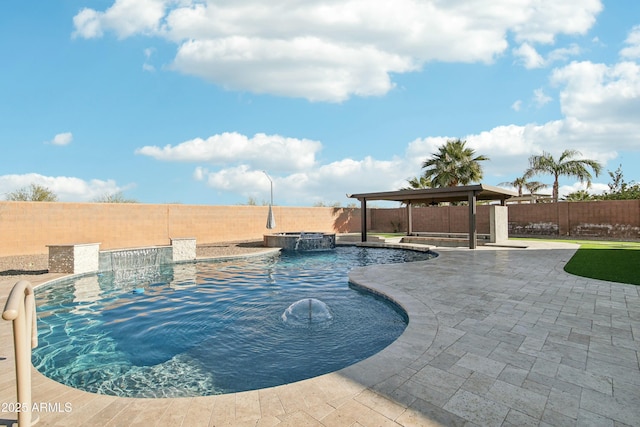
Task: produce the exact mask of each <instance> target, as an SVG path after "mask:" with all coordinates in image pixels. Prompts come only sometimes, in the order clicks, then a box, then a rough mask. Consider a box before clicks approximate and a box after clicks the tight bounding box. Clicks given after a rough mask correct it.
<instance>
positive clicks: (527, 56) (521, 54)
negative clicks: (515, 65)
mask: <svg viewBox="0 0 640 427" xmlns="http://www.w3.org/2000/svg"><path fill="white" fill-rule="evenodd" d="M513 54H514V55H515V56H516V58H520V59H521V61H522V63H523V65H524V68H526V69H532V68H542V67H544V65H545V60H544V58H543V57H542V55H540V54H539V53H538V51H536V49H535V48H534V47H533V46H531V45H530V44H529V43H523V44H521V45H520V46H519V47H517V48H516V49H514V50H513Z"/></svg>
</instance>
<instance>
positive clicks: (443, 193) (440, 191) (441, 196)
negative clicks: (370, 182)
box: [347, 184, 518, 203]
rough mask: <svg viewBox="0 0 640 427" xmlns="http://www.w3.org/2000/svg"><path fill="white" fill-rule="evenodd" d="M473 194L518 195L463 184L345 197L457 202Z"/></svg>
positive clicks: (497, 197) (479, 196) (485, 196)
mask: <svg viewBox="0 0 640 427" xmlns="http://www.w3.org/2000/svg"><path fill="white" fill-rule="evenodd" d="M470 193H472V194H475V197H476V200H501V201H504V200H506V199H508V198H510V197H515V196H517V195H518V193H517V192H515V191H512V190H505V189H504V188H500V187H494V186H491V185H486V184H476V185H464V186H458V187H443V188H425V189H419V190H397V191H383V192H377V193H359V194H347V197H350V198H353V199H359V200H362V199H364V200H391V201H397V202H404V203H406V202H420V203H425V202H426V203H430V202H433V203H437V202H459V201H463V200H464V201H466V200H468V199H469V194H470Z"/></svg>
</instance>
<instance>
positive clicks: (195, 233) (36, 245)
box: [0, 202, 360, 256]
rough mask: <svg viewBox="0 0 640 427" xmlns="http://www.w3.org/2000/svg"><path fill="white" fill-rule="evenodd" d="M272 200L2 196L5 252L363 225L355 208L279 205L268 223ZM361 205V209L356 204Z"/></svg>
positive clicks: (1, 247) (0, 232) (0, 247)
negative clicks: (231, 202) (163, 201)
mask: <svg viewBox="0 0 640 427" xmlns="http://www.w3.org/2000/svg"><path fill="white" fill-rule="evenodd" d="M267 210H268V207H267V206H206V205H178V204H171V205H152V204H142V203H135V204H130V203H63V202H51V203H49V202H0V256H9V255H28V254H45V253H47V247H46V245H54V244H55V245H60V244H71V243H96V242H100V243H101V245H100V250H107V249H117V248H131V247H142V246H158V245H169V244H170V239H171V238H178V237H195V238H196V241H197V243H198V244H203V243H214V242H223V241H237V240H253V239H255V240H261V239H262V236H263V235H264V234H266V233H269V232H282V231H323V232H348V231H358V230H359V229H360V215H359V214H357V213H356V214H355V215H354V209H347V208H337V209H336V208H313V207H282V206H275V207H274V214H275V218H276V224H277V228H276V229H274V230H268V229H267V228H266V221H267ZM355 211H358V210H357V209H355Z"/></svg>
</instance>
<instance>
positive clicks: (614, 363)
mask: <svg viewBox="0 0 640 427" xmlns="http://www.w3.org/2000/svg"><path fill="white" fill-rule="evenodd" d="M538 246H540V248H539V249H538V250H532V249H526V250H520V249H500V248H491V249H489V248H482V249H479V250H476V251H471V250H468V249H438V252H439V253H440V256H439V257H438V258H436V259H433V260H430V261H426V262H417V263H411V264H401V265H382V266H371V267H366V268H359V269H356V270H354V271H352V272H351V274H350V278H351V280H352V281H353V282H355V283H357V284H360V285H363V286H368V287H372V288H373V289H375V290H376V291H377V292H381V293H384V294H386V295H389V296H390V297H392V298H393V299H395V300H396V301H398V302H399V303H401V304H402V305H403V306H404V307H405V309H406V310H407V311H408V313H409V317H410V322H409V325H408V327H407V329H406V331H405V333H404V334H403V335H402V336H401V337H400V338H399V339H398V340H397V341H396V342H394V343H393V344H392V345H390V346H389V347H387V348H386V349H385V350H383V351H382V352H380V353H378V354H377V355H375V356H373V357H371V358H369V359H367V360H365V361H363V362H360V363H358V364H355V365H353V366H351V367H348V368H345V369H343V370H341V371H339V372H335V373H332V374H327V375H323V376H321V377H317V378H313V379H309V380H306V381H301V382H298V383H294V384H288V385H284V386H280V387H274V388H270V389H264V390H257V391H250V392H245V393H237V394H230V395H221V396H210V397H199V398H181V399H131V398H117V397H109V396H100V395H94V394H90V393H85V392H82V391H78V390H74V389H71V388H69V387H66V386H63V385H59V384H57V383H55V382H53V381H51V380H49V379H47V378H45V377H43V376H42V375H40V374H39V373H37V372H35V371H34V379H33V384H34V388H33V398H34V401H35V402H46V403H56V402H59V403H61V404H62V406H64V403H66V402H69V403H71V408H72V409H71V411H70V412H63V411H61V412H43V413H41V414H40V425H45V426H48V425H78V426H80V425H95V426H97V425H141V426H150V425H171V426H180V425H182V426H198V425H202V426H214V425H215V426H225V425H229V426H245V425H246V426H276V425H278V426H374V425H375V426H398V425H402V426H431V425H446V426H449V425H467V426H468V425H471V426H473V425H477V426H500V425H502V426H507V425H514V426H523V425H525V426H526V425H552V426H556V425H583V426H591V425H594V426H624V425H639V424H640V366H639V361H638V351H639V350H640V293H639V289H640V287H636V286H632V285H623V284H616V283H609V282H604V281H598V280H591V279H585V278H581V277H576V276H572V275H569V274H567V273H565V272H564V271H563V269H562V267H563V265H564V264H565V263H566V261H567V260H568V259H569V258H570V257H571V256H572V255H573V253H574V251H575V246H569V247H566V246H564V247H563V246H561V245H557V244H555V245H553V244H550V245H538ZM9 287H10V286H9V285H8V284H6V283H2V287H1V291H2V300H0V303H1V304H2V307H4V301H5V300H6V294H7V292H8V289H9ZM10 334H11V328H10V323H9V322H2V324H1V325H0V339H1V340H2V341H1V342H2V343H3V346H2V350H0V351H1V353H0V356H1V357H2V360H0V368H1V370H0V401H1V402H3V403H4V402H12V401H14V399H15V389H14V385H13V375H14V374H13V353H12V351H13V350H12V347H11V345H9V343H10V342H11V338H10ZM0 418H2V419H3V422H2V423H4V424H2V423H0V425H6V424H8V423H9V421H8V420H11V419H13V420H15V414H11V413H2V414H1V415H0Z"/></svg>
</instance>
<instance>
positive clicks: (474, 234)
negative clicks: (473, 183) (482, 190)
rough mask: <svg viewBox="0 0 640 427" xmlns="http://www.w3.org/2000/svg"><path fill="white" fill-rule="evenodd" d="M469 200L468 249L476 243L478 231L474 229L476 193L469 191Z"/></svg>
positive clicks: (474, 246)
mask: <svg viewBox="0 0 640 427" xmlns="http://www.w3.org/2000/svg"><path fill="white" fill-rule="evenodd" d="M467 198H468V202H469V249H475V248H476V246H477V245H478V232H477V230H476V211H477V209H476V193H475V191H469V193H468V194H467Z"/></svg>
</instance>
